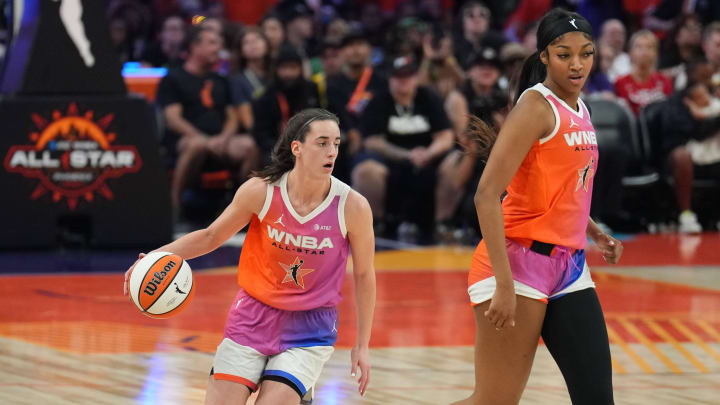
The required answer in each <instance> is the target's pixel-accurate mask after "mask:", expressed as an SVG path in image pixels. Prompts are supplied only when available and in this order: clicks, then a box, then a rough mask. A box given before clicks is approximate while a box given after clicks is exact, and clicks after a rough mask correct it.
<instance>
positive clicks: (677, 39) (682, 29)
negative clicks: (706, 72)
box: [658, 14, 702, 89]
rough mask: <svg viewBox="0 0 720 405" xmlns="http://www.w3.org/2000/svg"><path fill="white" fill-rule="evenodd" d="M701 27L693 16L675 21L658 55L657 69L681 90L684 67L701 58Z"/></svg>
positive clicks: (684, 82)
mask: <svg viewBox="0 0 720 405" xmlns="http://www.w3.org/2000/svg"><path fill="white" fill-rule="evenodd" d="M701 35H702V25H701V24H700V21H699V19H698V16H696V15H695V14H685V15H683V16H681V17H679V18H678V19H677V21H676V22H675V24H674V25H673V27H672V29H670V31H669V32H668V34H667V35H666V36H665V39H664V40H663V43H662V52H661V54H660V64H659V66H658V67H659V69H660V70H661V71H662V73H663V74H665V75H666V76H668V77H669V78H670V80H671V81H673V82H674V86H675V88H676V89H682V88H684V87H685V85H686V82H687V75H685V73H684V72H685V66H686V64H687V63H689V62H690V61H692V60H694V59H697V58H698V57H700V56H702V48H701V45H702V38H701Z"/></svg>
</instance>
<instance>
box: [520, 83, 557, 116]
mask: <svg viewBox="0 0 720 405" xmlns="http://www.w3.org/2000/svg"><path fill="white" fill-rule="evenodd" d="M513 110H519V111H522V113H523V115H524V116H526V117H531V116H535V115H534V114H543V113H546V112H552V107H550V104H549V102H548V100H547V99H546V98H545V95H543V94H542V93H540V91H538V90H535V89H533V88H529V89H527V90H526V91H525V92H524V93H523V95H522V96H521V97H520V99H519V100H518V101H517V103H516V104H515V107H513Z"/></svg>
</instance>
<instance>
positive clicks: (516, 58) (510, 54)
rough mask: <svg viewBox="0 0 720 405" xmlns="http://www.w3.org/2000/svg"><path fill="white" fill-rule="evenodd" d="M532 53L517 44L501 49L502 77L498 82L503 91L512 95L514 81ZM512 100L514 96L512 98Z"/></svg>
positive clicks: (513, 43) (510, 43)
mask: <svg viewBox="0 0 720 405" xmlns="http://www.w3.org/2000/svg"><path fill="white" fill-rule="evenodd" d="M531 53H532V52H528V51H527V49H525V47H524V46H523V45H521V44H519V43H517V42H508V43H507V44H505V45H503V47H502V48H501V49H500V63H501V64H502V71H501V73H502V76H500V80H498V85H499V86H500V88H501V89H503V90H505V91H507V92H508V93H510V92H511V91H512V89H511V88H510V86H511V84H512V83H513V80H515V79H516V78H517V77H519V76H520V71H521V70H522V66H523V63H524V62H525V59H526V58H527V57H528V56H530V54H531ZM510 99H511V100H512V99H513V97H512V95H511V96H510Z"/></svg>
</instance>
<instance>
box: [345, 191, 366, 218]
mask: <svg viewBox="0 0 720 405" xmlns="http://www.w3.org/2000/svg"><path fill="white" fill-rule="evenodd" d="M367 212H370V203H369V202H368V200H367V198H365V196H363V195H362V194H360V193H358V192H357V191H355V190H353V189H352V188H350V187H349V186H348V191H347V200H346V202H345V215H346V216H351V215H362V214H364V213H367Z"/></svg>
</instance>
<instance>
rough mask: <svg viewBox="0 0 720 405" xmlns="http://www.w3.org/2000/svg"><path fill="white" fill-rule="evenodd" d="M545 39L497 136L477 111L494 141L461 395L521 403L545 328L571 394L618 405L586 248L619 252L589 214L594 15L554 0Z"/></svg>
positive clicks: (483, 188)
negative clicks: (584, 96) (588, 95)
mask: <svg viewBox="0 0 720 405" xmlns="http://www.w3.org/2000/svg"><path fill="white" fill-rule="evenodd" d="M537 49H538V51H537V52H536V53H535V54H533V55H532V56H530V57H529V58H528V60H526V62H525V65H524V66H523V70H522V73H521V76H520V80H519V84H518V90H517V94H518V96H517V97H516V100H515V103H516V104H515V107H514V108H513V110H512V111H511V112H510V115H509V116H508V118H507V120H506V121H505V123H504V124H503V126H502V129H501V130H500V133H499V134H498V136H497V139H495V136H494V133H493V132H492V131H491V130H490V129H489V128H488V127H487V126H486V125H483V124H482V122H478V120H475V121H474V123H475V130H474V131H473V132H474V135H476V137H477V138H478V140H479V144H481V145H490V147H491V148H492V152H490V151H489V150H485V153H486V154H487V153H489V158H488V162H487V166H486V167H485V170H484V172H483V174H482V177H481V179H480V182H479V185H478V188H477V192H476V195H475V206H476V210H477V215H478V220H479V222H480V227H481V229H482V233H483V237H484V239H483V240H482V241H481V242H480V244H479V245H478V247H477V249H476V251H475V254H474V256H473V259H472V264H471V267H470V274H469V279H468V284H469V288H468V293H469V295H470V300H471V301H472V303H473V305H474V312H475V324H476V337H475V390H474V392H473V394H472V395H471V396H470V397H469V398H467V399H465V400H463V401H459V402H456V403H455V404H489V405H507V404H512V405H515V404H517V403H518V402H519V401H520V397H521V395H522V392H523V390H524V388H525V384H526V383H527V380H528V377H529V375H530V369H531V367H532V363H533V358H534V356H535V351H536V350H537V345H538V340H539V338H540V336H541V335H542V337H543V339H544V341H545V343H546V345H547V348H548V349H549V351H550V353H551V354H552V356H553V358H554V359H555V361H556V362H557V364H558V366H559V367H560V370H561V372H562V374H563V376H564V377H565V381H566V383H567V387H568V391H569V393H570V398H571V399H572V402H573V404H575V405H579V404H582V405H595V404H597V405H610V404H613V390H612V375H611V363H610V349H609V344H608V335H607V330H606V328H605V321H604V317H603V313H602V309H601V308H600V304H599V301H598V298H597V294H596V293H595V289H594V286H595V285H594V283H593V281H592V278H591V277H590V272H589V268H588V266H587V264H586V262H585V251H584V248H585V245H586V243H587V238H588V237H589V238H590V239H592V240H593V241H594V242H595V243H596V244H597V246H598V248H599V249H600V250H601V251H602V254H603V257H604V258H605V260H606V261H607V262H608V263H611V264H615V263H617V262H618V260H619V259H620V256H621V254H622V245H621V244H620V242H619V241H617V240H616V239H614V238H612V237H611V236H609V235H607V234H605V233H603V232H602V231H601V230H600V229H599V228H598V226H597V225H596V224H595V223H594V222H593V221H592V220H591V219H590V218H589V213H590V200H591V195H592V187H593V174H594V173H595V171H596V169H597V162H598V151H597V142H596V139H595V131H594V129H593V126H592V123H591V121H590V114H589V111H588V109H587V108H586V106H585V104H584V103H583V102H582V100H580V99H579V94H580V90H581V89H582V88H583V85H584V84H585V81H586V79H587V76H588V74H589V73H590V70H591V68H592V64H593V55H594V52H595V48H594V44H593V39H592V29H591V27H590V23H589V22H588V21H587V20H586V19H585V18H583V17H582V16H581V15H579V14H577V13H571V12H568V11H565V10H561V9H554V10H551V11H550V12H549V13H547V14H546V15H545V16H544V17H543V19H542V20H541V22H540V25H539V27H538V31H537ZM493 141H494V146H493ZM488 149H489V148H488ZM506 190H507V196H506V197H505V199H504V200H502V202H501V196H502V194H503V193H504V192H505V191H506Z"/></svg>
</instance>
